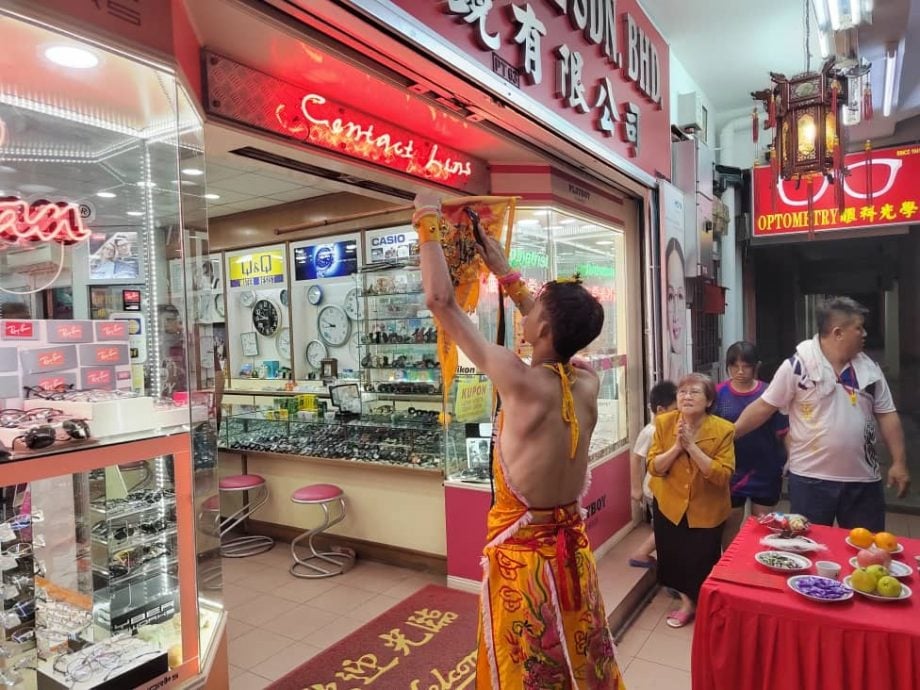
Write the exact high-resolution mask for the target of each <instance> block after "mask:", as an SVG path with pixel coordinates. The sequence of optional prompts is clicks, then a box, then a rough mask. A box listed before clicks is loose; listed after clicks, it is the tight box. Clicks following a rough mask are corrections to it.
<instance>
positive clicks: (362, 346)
mask: <svg viewBox="0 0 920 690" xmlns="http://www.w3.org/2000/svg"><path fill="white" fill-rule="evenodd" d="M375 347H413V348H414V347H427V348H428V349H430V350H435V349H437V347H438V344H437V343H436V342H430V343H416V342H412V341H410V342H406V343H360V344H359V345H358V348H359V349H366V350H370V349H373V348H375Z"/></svg>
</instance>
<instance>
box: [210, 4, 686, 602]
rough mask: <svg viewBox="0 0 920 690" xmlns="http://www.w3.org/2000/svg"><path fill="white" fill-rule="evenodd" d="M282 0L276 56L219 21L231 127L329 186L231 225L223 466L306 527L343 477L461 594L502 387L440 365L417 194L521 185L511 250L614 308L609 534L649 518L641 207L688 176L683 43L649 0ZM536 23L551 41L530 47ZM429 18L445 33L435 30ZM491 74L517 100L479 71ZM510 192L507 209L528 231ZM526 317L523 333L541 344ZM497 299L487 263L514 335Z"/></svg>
mask: <svg viewBox="0 0 920 690" xmlns="http://www.w3.org/2000/svg"><path fill="white" fill-rule="evenodd" d="M271 4H273V5H275V6H276V7H277V8H278V9H279V10H283V11H284V12H285V13H286V16H285V17H284V18H283V21H277V20H278V17H279V16H280V15H275V16H272V15H270V14H265V15H264V17H263V18H264V25H265V26H266V27H268V28H269V29H270V30H271V32H272V33H271V36H270V41H271V42H272V51H265V50H261V48H260V42H261V41H262V35H261V30H260V29H257V28H255V27H254V26H253V25H252V24H251V23H250V24H249V25H246V26H247V41H245V42H240V41H237V40H233V35H232V30H228V29H227V27H230V28H231V29H232V27H233V26H234V21H233V17H231V16H229V15H227V16H223V17H222V18H221V25H222V26H223V27H224V30H223V32H222V34H223V36H222V35H221V34H218V33H217V32H216V31H215V32H214V33H213V34H211V33H209V30H208V28H207V26H208V22H209V17H210V16H211V15H212V14H213V13H212V12H210V11H209V15H208V17H206V16H204V15H202V16H201V17H196V19H198V20H199V21H198V25H199V26H203V27H204V29H203V33H204V36H203V37H202V38H203V42H205V43H206V44H207V45H208V46H209V48H210V52H208V53H207V54H206V55H205V60H204V61H205V64H206V84H207V93H206V96H205V102H206V108H207V110H208V113H209V125H208V127H213V128H214V131H215V132H218V131H219V134H220V137H225V138H226V139H227V142H228V143H227V146H226V148H227V150H228V153H232V154H233V156H235V157H236V160H241V161H242V160H245V164H246V165H247V166H254V167H253V168H252V169H253V170H258V171H260V172H270V171H272V170H274V171H275V172H274V174H276V175H277V174H279V173H278V172H277V171H278V169H279V168H284V170H282V173H281V174H284V175H285V176H290V177H289V178H288V177H286V179H291V180H303V181H304V182H303V184H308V182H307V181H308V180H309V184H310V185H312V189H313V190H314V191H313V193H311V194H309V196H310V198H304V199H302V200H292V201H291V202H290V203H287V204H284V205H278V206H276V207H266V208H262V209H258V210H254V211H251V212H247V213H244V214H227V215H221V216H220V217H214V215H213V212H212V217H211V224H210V231H211V237H212V247H215V248H221V249H222V250H223V251H222V253H221V254H220V255H219V261H220V265H221V266H222V270H223V274H224V276H225V279H224V280H223V281H222V285H223V286H224V289H225V305H226V306H225V311H226V318H225V320H226V323H225V328H226V340H225V342H226V348H227V363H226V367H225V369H226V373H227V375H228V377H229V382H228V385H227V389H226V390H225V397H224V403H225V405H224V407H225V415H226V416H225V423H224V425H223V428H222V433H221V473H227V474H231V473H237V472H239V471H241V470H244V469H245V470H246V471H249V472H254V473H258V474H260V475H262V476H264V477H265V478H266V481H267V482H268V485H269V488H270V497H269V500H268V502H267V503H266V504H265V506H264V507H262V508H260V510H259V511H258V513H257V514H256V515H255V516H254V517H253V520H252V521H251V522H250V529H251V530H252V531H254V532H255V531H261V532H263V533H266V534H270V535H273V536H279V537H285V538H290V537H291V536H294V535H296V534H297V533H298V532H299V531H301V530H302V529H304V528H306V527H309V526H312V525H314V524H316V522H317V521H318V518H320V517H321V516H320V515H319V511H318V509H317V510H316V511H315V512H311V508H310V507H308V506H302V505H297V504H293V503H292V502H291V500H290V497H291V493H292V492H293V491H294V490H295V489H297V488H298V487H299V486H302V485H304V484H308V483H317V482H328V483H333V484H336V485H338V486H340V487H341V488H342V489H343V491H344V492H345V495H346V497H347V504H348V513H347V516H346V518H345V520H344V521H343V522H341V523H340V524H338V525H336V526H335V527H333V528H332V529H331V530H330V532H331V534H332V535H333V536H332V537H331V540H332V541H334V542H337V543H339V544H341V545H346V546H351V547H353V548H355V549H356V550H357V551H358V552H359V556H360V555H361V554H362V553H363V554H366V555H370V556H374V557H378V558H386V559H389V560H394V561H395V562H402V563H419V564H424V565H426V566H428V567H433V568H436V569H440V570H442V571H446V572H447V574H448V575H449V576H450V582H451V583H452V584H454V585H456V586H461V587H462V586H471V585H472V584H473V581H475V580H478V579H479V576H480V573H479V566H478V562H479V552H480V551H481V548H482V545H483V539H484V535H485V515H486V511H487V510H488V506H489V502H490V484H489V457H488V456H489V452H488V451H489V437H490V433H491V401H492V392H493V391H492V387H491V384H490V382H489V381H488V380H487V379H486V378H485V377H484V376H482V375H481V374H480V373H479V372H477V371H476V369H475V368H474V367H473V366H472V364H471V363H470V362H469V361H468V360H466V359H465V357H464V356H463V354H462V353H460V355H459V363H458V365H457V366H456V369H455V370H452V371H451V372H450V375H449V376H445V372H443V371H441V369H440V363H439V362H438V361H437V357H436V347H435V342H436V331H435V328H434V322H433V320H432V319H431V315H430V314H429V313H428V312H427V311H426V309H425V305H424V296H423V295H422V294H421V282H420V275H419V271H418V269H417V265H416V262H415V260H414V259H415V255H416V253H417V251H418V244H417V238H416V235H415V232H414V230H413V229H412V228H411V227H410V226H409V218H410V216H411V200H412V198H413V197H414V196H415V194H416V193H417V192H418V191H419V190H421V189H425V188H432V187H434V188H437V189H438V190H440V191H441V192H442V193H443V195H444V197H445V199H448V198H456V197H461V196H468V195H474V196H482V195H498V196H502V197H515V198H516V206H515V207H514V208H513V220H512V222H511V242H510V260H511V264H512V266H514V267H515V268H516V269H517V270H519V271H521V273H522V274H523V275H524V277H525V279H526V280H527V281H528V283H529V285H530V287H531V289H533V290H536V289H539V287H540V285H542V283H544V282H545V281H547V280H550V279H553V278H555V277H557V276H570V275H572V274H573V273H576V272H577V273H579V274H580V275H581V276H582V278H583V280H584V281H585V284H586V285H587V286H588V288H589V289H590V290H591V291H592V292H594V294H595V295H596V296H597V297H598V298H599V299H600V300H601V302H602V303H603V304H604V307H605V313H606V320H605V328H604V331H603V333H602V335H601V337H600V338H599V339H598V340H597V341H596V342H595V343H594V344H593V345H592V347H591V349H590V351H589V352H587V353H586V355H587V356H588V357H589V358H590V360H591V361H592V362H593V364H594V366H595V368H596V369H597V371H598V373H599V375H600V376H601V379H602V393H601V400H600V422H599V424H598V429H597V431H596V433H595V438H594V444H593V445H592V448H591V455H592V465H593V471H594V481H593V484H592V487H591V491H590V493H589V495H588V497H587V500H586V507H587V508H588V511H589V514H590V517H589V523H590V530H591V538H592V540H593V544H594V546H595V547H596V548H598V547H599V548H604V546H605V544H609V543H611V540H612V539H614V538H615V537H616V535H617V534H618V533H619V532H621V531H622V530H625V529H627V528H628V527H630V525H631V514H630V500H629V469H628V444H627V440H628V438H630V437H631V435H634V434H635V432H636V431H637V430H638V428H639V426H640V425H641V424H642V422H643V420H644V415H643V411H642V401H643V397H644V396H643V393H642V387H643V374H642V368H643V359H644V357H643V352H644V343H643V340H642V327H641V325H640V324H641V323H642V321H643V304H642V300H641V297H640V295H641V294H642V289H641V284H642V275H643V271H642V269H641V266H640V244H641V241H642V240H641V238H640V231H639V224H640V221H639V219H640V214H641V213H643V211H641V209H647V208H648V204H647V199H648V198H649V195H650V192H649V189H650V187H651V185H652V184H654V175H655V173H656V172H660V173H662V174H665V175H667V174H668V173H669V170H670V154H669V144H668V142H669V134H668V132H669V122H668V104H667V74H666V65H667V55H668V53H667V46H666V45H665V44H664V42H663V41H662V39H661V37H660V36H659V35H658V34H657V33H656V32H654V30H653V29H652V27H651V26H650V25H649V23H648V21H647V19H646V18H645V16H644V14H643V13H642V12H641V10H639V8H638V7H637V6H636V5H635V4H633V3H617V4H616V6H615V7H614V4H613V3H600V4H599V5H598V6H601V7H603V8H606V13H605V14H603V15H601V14H591V15H590V16H586V17H575V16H573V15H570V14H568V13H564V12H561V11H560V10H559V9H558V8H556V7H555V3H543V4H540V5H537V4H533V5H531V8H532V10H531V11H530V13H529V14H527V15H526V16H523V15H522V16H516V15H515V14H514V13H513V12H512V10H511V3H494V5H493V10H492V11H491V12H490V13H487V16H486V15H483V16H482V18H481V20H480V19H477V18H476V17H475V16H474V14H470V13H459V12H455V11H451V10H449V8H448V6H447V4H446V3H440V4H431V6H430V7H429V6H428V5H426V6H425V8H424V9H422V8H421V5H420V4H419V3H412V2H406V3H397V4H393V3H380V4H379V5H380V6H379V7H376V6H377V5H378V3H373V4H374V5H375V7H372V6H371V5H370V4H368V5H367V6H365V5H364V4H363V3H353V7H352V8H351V10H350V11H346V10H344V9H343V8H342V7H341V6H339V5H337V4H333V3H327V2H309V3H308V2H301V3H280V2H279V3H271ZM400 4H401V5H402V9H401V8H400ZM294 5H297V6H298V8H299V9H294ZM590 5H591V6H592V7H594V4H593V3H591V4H590ZM355 8H357V9H359V10H360V11H361V12H362V13H363V12H367V13H368V15H367V18H364V17H363V16H359V15H358V14H356V13H355V12H354V9H355ZM212 9H213V8H212ZM376 9H381V10H386V11H381V12H377V11H376ZM410 12H418V14H417V15H416V16H412V15H410V14H409V13H410ZM592 12H593V10H592ZM372 15H373V16H374V17H376V18H377V19H374V20H372V19H371V18H370V17H371V16H372ZM250 16H251V13H250ZM397 16H398V17H399V18H400V21H399V22H396V21H395V19H394V18H395V17H397ZM515 17H516V18H515ZM291 18H294V19H296V20H298V22H299V25H300V30H299V31H298V29H297V28H294V27H292V25H291V23H290V19H291ZM391 20H393V21H392V23H391ZM376 22H384V23H386V26H381V25H380V24H379V23H376ZM586 22H587V23H586ZM239 26H240V27H243V26H244V25H243V24H242V23H241V24H239ZM589 26H590V29H586V27H589ZM332 27H335V30H333V29H332ZM321 28H322V29H324V30H325V31H329V32H331V33H334V34H335V40H333V39H332V38H330V37H329V36H327V35H322V34H321V33H320V32H319V29H321ZM394 29H395V30H396V31H397V33H403V36H402V37H401V38H394V36H393V31H394ZM518 32H522V35H524V34H526V35H527V36H529V38H527V40H522V41H521V42H519V43H516V42H515V41H514V40H513V36H514V35H515V34H516V33H518ZM421 33H424V34H425V35H426V36H437V37H438V48H437V49H436V50H433V51H431V52H429V50H428V48H427V47H426V46H425V45H422V44H420V43H414V42H413V39H412V38H411V37H410V35H411V36H414V37H415V38H418V37H419V36H420V35H421ZM351 36H360V37H361V40H360V42H359V41H357V40H352V39H350V38H349V37H351ZM483 36H485V37H486V39H487V44H486V45H487V46H488V45H490V44H495V47H494V49H493V48H491V47H485V48H484V47H482V43H481V40H482V37H483ZM493 37H494V38H493ZM274 55H284V56H285V60H283V61H281V60H277V59H275V58H274V57H273V56H274ZM266 56H267V57H266ZM458 56H462V58H461V57H458ZM608 56H609V57H608ZM455 57H456V58H457V59H454V58H455ZM444 61H447V62H450V64H452V65H455V66H460V65H462V66H464V68H465V67H467V66H469V67H470V69H471V70H472V71H471V72H470V73H458V72H455V71H454V70H453V69H447V68H446V66H445V62H444ZM493 61H494V62H493ZM474 62H475V63H477V64H479V65H480V67H478V68H476V69H475V70H473V67H472V66H473V63H474ZM493 64H494V65H498V66H499V67H498V68H497V69H499V71H500V72H501V73H502V75H503V76H500V75H499V74H498V73H497V72H493V71H492V65H493ZM485 65H488V67H487V68H486V67H484V66H485ZM483 69H485V70H486V71H488V73H489V74H491V75H492V76H494V77H496V78H498V79H499V80H500V81H501V84H502V86H501V89H499V91H498V92H497V93H496V92H490V89H489V88H487V86H486V85H485V84H482V83H479V81H478V78H479V77H480V76H482V71H483ZM496 95H497V96H498V97H499V100H496ZM500 101H501V102H500ZM489 104H491V105H489ZM508 104H511V105H513V108H512V107H508ZM480 105H483V106H487V108H488V109H486V108H481V107H479V106H480ZM215 138H218V137H215ZM538 142H539V143H538ZM211 154H214V155H216V154H215V150H214V147H211V146H210V140H209V155H211ZM253 161H257V163H253ZM256 166H257V167H256ZM266 166H268V167H266ZM291 171H295V172H299V173H300V175H302V176H303V177H296V176H295V175H294V173H292V172H291ZM646 185H648V186H646ZM220 186H221V181H220V180H214V181H212V182H210V183H209V191H215V192H217V193H222V192H221V190H220ZM296 193H297V192H296V190H292V191H291V194H292V195H295V194H296ZM306 196H308V195H307V194H305V197H306ZM471 203H483V204H487V203H490V202H488V201H482V202H479V201H475V202H471ZM502 203H504V202H501V203H498V205H497V206H495V207H490V209H491V210H492V211H493V212H494V213H495V214H497V216H499V217H501V218H502V219H503V222H505V223H507V222H508V220H509V219H512V216H511V212H512V209H511V208H507V207H506V206H503V205H502ZM503 236H507V235H506V234H505V235H503ZM505 308H506V317H507V318H506V324H507V328H506V340H505V343H506V344H507V345H508V346H509V347H514V348H516V349H517V350H518V351H519V352H520V354H521V355H522V356H527V355H528V353H527V352H526V349H525V348H523V347H522V343H521V332H520V319H519V318H518V316H517V315H515V314H514V312H513V309H512V308H511V306H510V303H509V305H506V306H505ZM498 310H499V305H498V296H497V288H496V285H495V283H494V280H493V279H484V282H483V283H482V284H481V285H480V299H479V303H478V307H477V309H476V311H475V313H474V315H473V318H474V319H476V320H477V323H478V324H479V326H480V328H481V330H482V331H483V333H485V334H486V336H487V337H489V338H491V339H493V340H494V339H495V338H496V333H497V328H498Z"/></svg>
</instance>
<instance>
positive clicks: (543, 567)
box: [476, 450, 625, 690]
mask: <svg viewBox="0 0 920 690" xmlns="http://www.w3.org/2000/svg"><path fill="white" fill-rule="evenodd" d="M500 456H501V453H500V450H499V451H497V457H496V462H495V503H494V505H493V507H492V509H491V510H490V511H489V519H488V538H489V543H488V544H487V545H486V548H485V550H484V552H483V558H482V565H483V582H482V595H481V602H480V606H481V614H482V620H481V621H480V631H479V632H480V634H479V656H478V662H477V664H478V665H477V674H476V687H477V689H478V690H521V689H523V690H625V685H624V683H623V677H622V675H621V674H620V670H619V667H618V666H617V663H616V656H615V648H614V644H613V637H612V635H611V634H610V630H609V628H608V627H607V615H606V611H605V609H604V603H603V601H602V599H601V595H600V589H599V587H598V583H597V566H596V563H595V560H594V554H593V553H592V552H591V548H590V546H589V543H588V535H587V532H586V529H585V522H584V513H583V511H582V508H581V498H579V500H578V501H577V502H575V503H572V504H569V505H566V506H558V507H554V508H545V509H544V508H541V509H537V508H531V507H529V506H528V505H527V504H526V503H525V502H524V501H523V499H522V497H520V495H518V494H517V492H515V491H514V490H513V488H512V487H511V486H510V485H509V484H508V481H507V479H506V471H505V469H504V468H503V466H502V465H503V463H502V462H501V459H500ZM587 484H588V481H587V480H586V482H585V489H584V491H583V492H582V497H583V496H584V493H585V491H586V490H587Z"/></svg>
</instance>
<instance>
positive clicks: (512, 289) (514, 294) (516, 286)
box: [503, 278, 530, 307]
mask: <svg viewBox="0 0 920 690" xmlns="http://www.w3.org/2000/svg"><path fill="white" fill-rule="evenodd" d="M503 287H504V288H505V294H507V295H508V297H510V298H511V301H512V302H514V303H515V304H516V305H517V306H518V307H520V306H521V304H522V303H523V302H524V300H526V299H527V298H529V297H530V290H528V289H527V285H526V284H525V283H524V281H523V280H521V279H520V278H518V279H517V280H516V281H515V282H514V283H512V284H511V285H506V286H503Z"/></svg>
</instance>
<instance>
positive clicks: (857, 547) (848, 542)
mask: <svg viewBox="0 0 920 690" xmlns="http://www.w3.org/2000/svg"><path fill="white" fill-rule="evenodd" d="M846 543H847V546H849V547H850V548H851V549H863V548H864V547H862V546H856V544H854V543H853V542H851V541H850V538H849V537H847V538H846ZM876 548H878V547H876ZM879 550H880V551H884V550H885V549H879ZM902 551H904V544H898V547H897V548H896V549H893V550H891V551H888V553H890V554H891V555H892V556H893V555H894V554H896V553H901V552H902Z"/></svg>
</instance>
